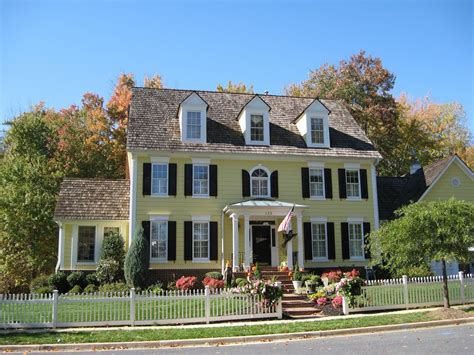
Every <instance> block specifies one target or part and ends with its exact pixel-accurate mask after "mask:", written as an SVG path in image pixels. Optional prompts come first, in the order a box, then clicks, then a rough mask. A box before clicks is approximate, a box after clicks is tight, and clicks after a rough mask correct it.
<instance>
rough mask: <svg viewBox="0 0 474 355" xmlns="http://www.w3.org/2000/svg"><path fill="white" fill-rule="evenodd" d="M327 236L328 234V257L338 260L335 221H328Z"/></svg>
mask: <svg viewBox="0 0 474 355" xmlns="http://www.w3.org/2000/svg"><path fill="white" fill-rule="evenodd" d="M326 228H327V231H326V232H327V236H328V259H329V260H336V240H335V237H334V223H333V222H328V223H326Z"/></svg>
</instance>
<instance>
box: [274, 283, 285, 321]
mask: <svg viewBox="0 0 474 355" xmlns="http://www.w3.org/2000/svg"><path fill="white" fill-rule="evenodd" d="M275 285H276V287H278V288H279V289H281V281H277V282H276V283H275ZM276 310H277V317H278V319H282V318H283V296H282V297H280V299H279V300H278V302H277V309H276Z"/></svg>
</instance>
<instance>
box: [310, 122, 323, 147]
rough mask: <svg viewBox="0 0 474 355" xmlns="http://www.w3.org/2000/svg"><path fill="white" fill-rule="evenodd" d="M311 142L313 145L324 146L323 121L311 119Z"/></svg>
mask: <svg viewBox="0 0 474 355" xmlns="http://www.w3.org/2000/svg"><path fill="white" fill-rule="evenodd" d="M311 142H312V143H313V144H324V120H323V119H322V118H318V117H311Z"/></svg>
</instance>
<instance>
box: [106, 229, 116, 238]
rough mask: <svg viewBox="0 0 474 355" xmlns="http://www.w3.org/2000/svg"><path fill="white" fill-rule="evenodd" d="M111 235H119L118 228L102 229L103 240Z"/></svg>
mask: <svg viewBox="0 0 474 355" xmlns="http://www.w3.org/2000/svg"><path fill="white" fill-rule="evenodd" d="M112 234H120V228H119V227H104V238H105V237H108V236H109V235H112Z"/></svg>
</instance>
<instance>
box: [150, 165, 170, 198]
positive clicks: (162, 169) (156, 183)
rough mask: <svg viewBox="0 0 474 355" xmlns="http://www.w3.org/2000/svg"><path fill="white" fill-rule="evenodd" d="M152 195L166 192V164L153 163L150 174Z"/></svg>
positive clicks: (165, 193)
mask: <svg viewBox="0 0 474 355" xmlns="http://www.w3.org/2000/svg"><path fill="white" fill-rule="evenodd" d="M151 193H152V195H167V194H168V164H153V165H152V174H151Z"/></svg>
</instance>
